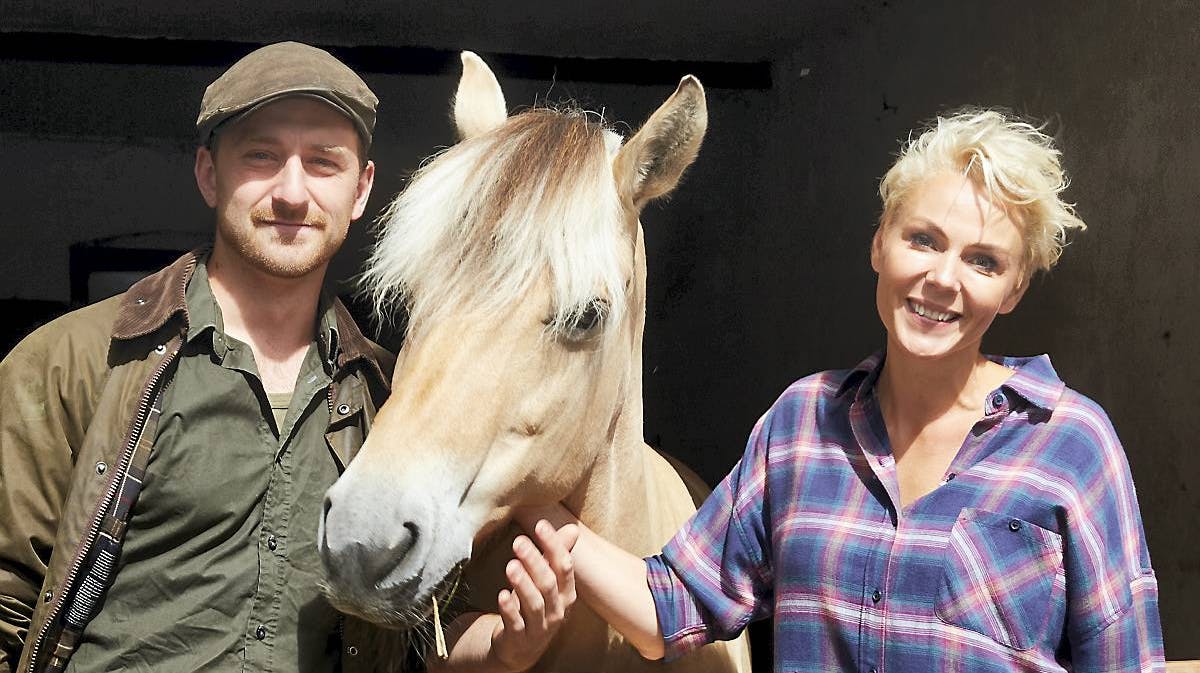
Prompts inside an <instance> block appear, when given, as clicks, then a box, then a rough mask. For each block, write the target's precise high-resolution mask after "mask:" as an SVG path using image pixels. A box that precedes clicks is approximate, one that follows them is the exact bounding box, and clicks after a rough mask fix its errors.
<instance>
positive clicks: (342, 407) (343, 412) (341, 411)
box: [337, 404, 350, 416]
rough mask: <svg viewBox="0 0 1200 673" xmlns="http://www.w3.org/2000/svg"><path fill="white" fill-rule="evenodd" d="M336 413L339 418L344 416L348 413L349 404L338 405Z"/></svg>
mask: <svg viewBox="0 0 1200 673" xmlns="http://www.w3.org/2000/svg"><path fill="white" fill-rule="evenodd" d="M337 412H338V415H339V416H345V415H346V414H348V413H350V405H349V404H339V405H338V408H337Z"/></svg>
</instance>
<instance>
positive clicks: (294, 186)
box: [271, 156, 308, 218]
mask: <svg viewBox="0 0 1200 673" xmlns="http://www.w3.org/2000/svg"><path fill="white" fill-rule="evenodd" d="M305 178H306V176H305V174H304V162H303V160H302V159H301V158H300V157H298V156H292V157H289V158H288V160H287V161H285V162H284V164H283V166H282V167H281V168H280V169H279V176H278V180H276V182H275V190H274V191H273V192H272V194H271V199H272V200H273V201H274V206H275V208H276V209H277V210H279V211H282V212H286V213H289V214H293V215H294V214H296V211H300V213H299V216H300V217H301V218H303V217H304V215H305V212H306V211H307V210H308V185H307V183H306V179H305Z"/></svg>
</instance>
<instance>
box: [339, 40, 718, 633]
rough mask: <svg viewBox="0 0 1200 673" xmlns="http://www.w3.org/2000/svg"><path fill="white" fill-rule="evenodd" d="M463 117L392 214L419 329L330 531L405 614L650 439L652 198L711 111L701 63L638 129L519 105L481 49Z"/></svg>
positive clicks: (372, 285)
mask: <svg viewBox="0 0 1200 673" xmlns="http://www.w3.org/2000/svg"><path fill="white" fill-rule="evenodd" d="M454 114H455V123H456V126H457V128H458V131H459V135H460V136H461V138H462V140H461V142H459V143H458V144H457V145H455V146H453V147H451V148H450V149H448V150H446V151H445V152H443V153H441V154H439V155H437V156H436V157H435V158H433V159H432V160H430V161H429V162H428V163H427V164H425V165H424V166H423V167H422V168H421V169H420V170H419V171H418V172H417V173H416V174H415V175H414V176H413V178H412V180H411V181H410V183H409V185H408V187H407V188H406V189H405V190H404V192H403V193H402V194H400V196H398V197H397V198H396V200H395V202H393V203H392V204H391V206H390V207H389V208H388V210H387V211H386V212H385V214H384V215H383V217H382V218H381V220H380V238H379V242H378V244H377V245H376V247H375V249H374V252H373V254H372V256H371V259H370V261H369V262H368V266H367V270H366V272H365V273H364V280H365V283H366V286H367V288H368V289H369V291H370V292H371V293H372V296H373V298H374V300H375V305H376V308H377V309H379V310H380V312H381V313H383V314H386V313H387V312H388V311H389V310H390V309H391V308H392V307H393V304H394V303H396V302H403V303H404V304H405V305H406V306H407V308H408V311H409V318H408V320H409V322H408V334H407V339H406V341H405V345H404V348H403V350H402V351H401V352H400V356H399V359H398V362H397V364H396V372H395V378H394V385H393V388H392V395H391V398H390V399H389V400H388V402H387V404H385V405H384V406H383V407H382V408H381V409H380V411H379V413H378V415H377V417H376V419H375V424H374V427H373V429H372V431H371V434H370V437H368V439H367V441H366V443H365V444H364V445H363V447H362V449H361V450H360V451H359V453H358V455H357V456H356V457H355V459H354V461H353V462H352V463H351V464H350V466H349V468H348V469H347V470H346V472H345V474H343V475H342V477H341V478H340V479H339V480H338V482H337V483H336V484H334V486H333V487H332V488H330V489H329V492H328V494H327V496H326V502H325V514H324V518H323V521H322V529H321V539H320V543H319V544H320V549H321V553H322V558H323V559H324V562H325V568H326V571H327V576H328V577H327V579H328V584H329V594H330V598H331V599H332V600H333V601H334V602H335V604H337V605H338V606H339V607H341V608H342V609H344V610H346V611H349V612H352V613H357V614H359V615H362V616H364V617H367V618H369V619H371V620H373V621H377V622H382V623H390V624H395V625H405V624H408V623H411V622H414V621H419V620H420V619H422V618H423V613H424V611H425V610H426V609H427V608H428V606H429V604H430V601H429V599H430V596H431V594H434V593H435V592H437V591H438V589H439V586H441V585H443V584H444V583H445V582H446V579H447V578H448V577H450V576H451V575H453V573H454V570H455V568H456V567H457V566H459V565H460V564H461V563H462V562H463V561H465V560H466V559H468V558H469V557H470V556H471V553H472V545H473V544H475V543H476V542H477V541H478V539H480V538H481V537H485V536H486V535H487V534H488V533H489V532H491V531H493V530H495V528H496V527H497V526H498V525H499V524H501V523H503V522H504V521H505V520H506V518H507V515H508V511H509V508H510V507H511V506H514V505H520V504H529V503H538V502H550V501H556V500H564V499H567V500H569V499H570V498H571V497H577V498H578V497H581V496H579V490H580V485H581V483H583V482H584V481H585V479H586V478H587V476H588V475H589V474H590V473H591V472H592V471H593V470H594V468H595V466H596V464H597V462H598V461H602V460H605V459H606V456H607V455H608V454H609V453H610V452H612V451H613V450H614V446H615V445H616V444H618V443H620V442H622V441H629V440H632V441H636V442H637V444H638V445H639V446H640V443H641V399H640V398H641V387H640V386H641V357H640V355H641V352H640V351H641V331H642V323H643V320H644V315H645V311H644V297H645V263H644V257H643V253H642V247H641V228H640V224H639V221H638V213H639V212H640V210H641V208H642V206H643V205H644V204H645V203H646V202H647V201H649V200H650V199H653V198H655V197H658V196H661V195H663V194H665V193H667V192H668V191H670V190H671V189H672V188H674V186H675V184H676V183H677V182H678V179H679V176H680V175H681V173H682V172H683V170H684V169H685V168H686V167H687V166H688V164H690V163H691V161H692V160H693V159H694V158H695V156H696V152H697V150H698V149H699V146H700V141H701V138H702V137H703V134H704V129H705V125H706V112H705V103H704V92H703V89H702V88H701V87H700V84H699V82H697V81H696V80H695V79H694V78H692V77H685V78H684V79H683V81H682V82H681V83H680V85H679V88H678V89H677V90H676V92H675V94H674V95H672V96H671V98H670V99H669V100H667V101H666V102H665V103H664V104H663V105H662V107H660V108H659V109H658V111H656V112H655V113H654V115H652V116H651V117H650V119H649V120H648V121H647V122H646V124H645V125H644V126H643V128H642V129H641V130H640V131H639V132H638V133H637V134H636V135H634V136H633V138H631V139H630V140H629V142H627V143H625V144H624V146H622V144H621V140H620V138H619V137H618V136H617V135H616V134H615V133H613V132H612V131H610V130H608V129H607V128H606V127H605V126H604V125H603V123H602V122H601V120H599V119H598V118H597V117H596V116H594V115H589V114H585V113H583V112H579V111H567V112H562V111H555V110H548V109H532V110H528V111H526V112H523V113H521V114H517V115H515V116H513V117H508V116H507V113H506V110H505V104H504V97H503V94H502V93H501V91H500V87H499V84H497V82H496V79H495V77H494V76H493V75H492V73H491V71H490V70H489V69H488V68H487V66H486V65H484V63H483V61H481V60H480V59H479V58H478V57H476V56H475V55H474V54H471V53H469V52H468V53H464V54H463V76H462V80H461V81H460V83H459V89H458V95H457V97H456V100H455V106H454Z"/></svg>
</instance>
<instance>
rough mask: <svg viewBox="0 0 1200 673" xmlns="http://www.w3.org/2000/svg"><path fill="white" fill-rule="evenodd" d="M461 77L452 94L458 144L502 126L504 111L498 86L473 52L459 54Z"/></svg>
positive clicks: (502, 97)
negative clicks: (455, 91)
mask: <svg viewBox="0 0 1200 673" xmlns="http://www.w3.org/2000/svg"><path fill="white" fill-rule="evenodd" d="M462 64H463V74H462V79H460V80H458V92H457V93H456V94H454V126H455V127H456V128H457V129H458V138H459V140H466V139H467V138H474V137H475V136H477V135H481V134H484V133H487V132H488V131H491V130H492V129H494V128H496V127H497V126H499V125H501V124H503V123H504V119H505V118H506V117H508V108H506V107H505V105H504V92H503V91H501V90H500V83H499V82H497V81H496V76H495V75H493V74H492V69H491V68H489V67H487V64H486V63H484V62H483V59H481V58H479V57H478V56H476V55H475V53H474V52H470V51H464V52H463V53H462Z"/></svg>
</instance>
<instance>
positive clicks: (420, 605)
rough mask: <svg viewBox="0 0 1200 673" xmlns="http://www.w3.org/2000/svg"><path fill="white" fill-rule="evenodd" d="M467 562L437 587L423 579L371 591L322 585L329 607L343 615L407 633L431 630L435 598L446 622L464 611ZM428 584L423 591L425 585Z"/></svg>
mask: <svg viewBox="0 0 1200 673" xmlns="http://www.w3.org/2000/svg"><path fill="white" fill-rule="evenodd" d="M466 563H467V560H466V559H463V560H461V561H459V562H458V563H457V564H455V565H454V566H453V567H451V568H450V570H449V572H447V573H446V574H445V575H443V576H442V579H441V580H439V581H438V582H437V583H436V584H434V585H432V586H430V585H429V584H428V583H425V582H422V581H421V577H420V576H418V577H413V578H411V579H409V580H406V581H404V582H401V583H399V584H396V585H392V586H388V587H375V588H373V589H371V590H370V591H368V592H363V591H358V590H353V589H350V588H348V587H338V586H333V585H331V584H330V583H329V582H325V583H322V585H321V589H322V591H323V592H324V593H325V597H326V599H328V601H329V604H330V605H332V606H333V607H334V608H336V609H337V610H338V611H339V612H342V613H345V614H347V615H351V616H353V617H357V618H359V619H363V620H366V621H368V622H371V623H373V624H377V625H379V626H383V627H386V628H389V629H396V630H401V631H407V630H411V629H421V628H425V627H427V626H428V625H429V624H430V623H431V620H432V619H433V602H434V597H436V599H437V603H438V611H439V613H440V615H439V616H440V618H441V620H442V622H443V623H447V622H449V621H451V620H453V619H454V617H456V616H457V615H458V614H460V613H462V612H463V611H464V608H465V607H466V605H465V600H466V591H465V587H464V586H463V584H462V579H463V568H464V567H465V565H466ZM422 585H425V588H424V589H422V588H421V586H422Z"/></svg>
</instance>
